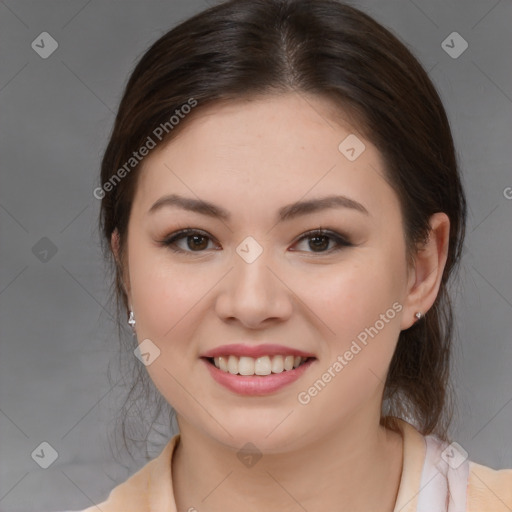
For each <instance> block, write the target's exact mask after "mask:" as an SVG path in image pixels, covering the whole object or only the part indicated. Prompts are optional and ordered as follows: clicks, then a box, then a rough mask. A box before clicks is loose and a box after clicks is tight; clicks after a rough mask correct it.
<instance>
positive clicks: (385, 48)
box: [100, 0, 466, 446]
mask: <svg viewBox="0 0 512 512" xmlns="http://www.w3.org/2000/svg"><path fill="white" fill-rule="evenodd" d="M285 92H297V93H308V94H314V95H315V94H316V95H321V96H323V97H326V98H329V99H330V100H331V101H332V104H333V110H334V111H335V112H336V111H339V112H340V113H341V112H350V113H352V114H354V116H355V117H354V118H357V120H358V125H357V128H358V130H359V131H360V132H362V133H363V134H364V135H365V136H366V137H368V139H369V140H370V141H371V142H372V143H373V144H374V145H375V146H376V147H377V148H378V150H379V151H380V153H381V154H382V156H383V159H384V162H385V164H386V175H387V176H386V178H387V179H388V180H389V183H390V184H391V185H392V187H393V188H394V190H395V192H396V193H397V195H398V197H399V199H400V204H401V208H402V214H403V218H404V226H405V227H404V230H405V240H406V246H407V261H408V262H412V261H413V258H414V254H415V251H416V250H417V244H418V243H420V242H421V241H422V240H424V239H425V237H426V236H427V235H428V231H429V218H430V216H431V215H432V214H434V213H435V212H445V213H446V214H447V215H448V217H449V219H450V235H449V250H448V258H447V262H446V266H445V269H444V273H443V276H442V282H441V286H440V290H439V293H438V296H437V298H436V301H435V302H434V304H433V306H432V308H431V309H430V310H429V311H428V313H427V314H426V316H425V317H424V318H423V319H421V320H420V321H418V322H417V323H415V324H414V325H413V326H412V327H411V328H409V329H407V330H405V331H402V332H401V333H400V336H399V339H398V344H397V347H396V351H395V354H394V356H393V359H392V361H391V365H390V368H389V372H388V376H387V381H386V383H385V390H384V399H385V400H384V405H385V407H386V409H387V411H386V414H384V412H383V418H382V422H383V423H385V424H387V425H388V426H390V428H395V426H394V423H393V420H392V417H393V416H398V417H403V418H404V419H407V420H409V421H413V422H414V423H415V424H416V425H417V427H418V428H419V430H420V431H421V432H422V433H423V434H424V435H426V434H429V433H434V434H437V435H438V436H439V437H440V438H442V439H447V431H448V426H449V424H450V420H451V416H452V411H453V409H452V407H451V403H452V400H451V399H450V396H451V393H450V392H449V389H450V381H449V379H448V377H449V368H450V351H451V340H452V337H453V336H452V335H453V317H452V306H451V303H450V298H449V295H448V293H447V282H448V278H449V276H450V275H451V274H452V271H453V270H454V268H455V266H456V264H457V263H458V261H459V259H460V255H461V251H462V246H463V239H464V231H465V221H466V200H465V196H464V191H463V188H462V184H461V181H460V176H459V172H458V168H457V162H456V155H455V150H454V145H453V140H452V135H451V131H450V126H449V122H448V119H447V116H446V113H445V110H444V108H443V105H442V102H441V100H440V98H439V95H438V93H437V92H436V89H435V87H434V85H433V84H432V82H431V81H430V79H429V77H428V75H427V73H426V72H425V70H424V69H423V68H422V66H421V65H420V64H419V62H418V61H417V60H416V58H415V57H414V56H413V55H412V54H411V53H410V52H409V51H408V50H407V48H406V47H405V46H404V45H403V44H402V43H401V42H400V41H399V40H398V39H397V38H396V37H395V36H394V35H392V34H391V33H390V32H389V31H388V30H387V29H385V28H384V27H383V26H381V25H380V24H379V23H377V22H376V21H374V20H373V19H372V18H371V17H370V16H368V15H366V14H364V13H363V12H361V11H359V10H358V9H355V8H354V7H352V6H349V5H346V4H343V3H340V2H337V1H335V0H232V1H228V2H225V3H222V4H220V5H217V6H215V7H211V8H209V9H207V10H205V11H203V12H201V13H199V14H197V15H195V16H193V17H192V18H190V19H188V20H186V21H184V22H183V23H181V24H179V25H178V26H176V27H175V28H174V29H172V30H171V31H169V32H168V33H166V34H165V35H163V36H162V37H161V38H160V39H159V40H158V41H156V42H155V43H154V44H153V45H152V46H151V47H150V48H149V50H147V52H146V53H145V54H144V55H143V56H142V58H141V59H140V61H139V62H138V64H137V65H136V67H135V69H134V71H133V73H132V74H131V76H130V79H129V81H128V83H127V85H126V89H125V91H124V95H123V97H122V100H121V103H120V106H119V110H118V113H117V117H116V120H115V125H114V128H113V131H112V134H111V138H110V141H109V143H108V146H107V148H106V151H105V154H104V158H103V161H102V166H101V182H102V183H107V182H108V181H109V180H112V177H113V176H114V174H116V172H118V169H120V168H121V167H122V166H123V165H124V164H126V162H127V161H129V159H130V157H131V156H132V153H133V152H134V151H136V150H137V149H139V148H140V147H141V146H142V145H144V143H145V141H147V137H148V136H149V135H150V134H151V133H153V131H154V130H155V128H156V127H158V126H161V125H163V124H164V123H168V124H167V125H166V126H167V127H168V133H166V134H165V135H166V136H165V137H162V140H161V141H159V144H164V143H166V142H168V141H169V140H170V139H171V138H172V137H174V136H175V134H176V133H178V131H179V130H180V129H182V128H183V127H184V126H186V125H187V124H188V123H190V122H191V120H192V119H193V118H194V113H195V112H198V111H199V110H200V109H202V108H204V107H205V106H207V105H209V104H212V103H214V102H219V101H230V100H236V99H241V98H247V97H251V96H255V95H266V94H279V93H285ZM191 98H192V99H193V100H194V101H196V102H197V106H195V107H194V112H192V113H191V114H190V115H188V116H185V117H184V119H180V122H179V124H177V125H176V126H175V128H174V129H171V128H170V126H169V118H170V116H171V115H172V114H173V113H174V112H176V110H177V109H180V108H181V107H182V106H183V105H185V104H187V103H190V100H191ZM138 168H139V166H138V165H137V166H134V168H133V170H131V171H130V172H129V173H125V174H126V175H125V176H124V177H123V178H122V179H121V180H118V183H117V184H116V185H115V186H114V187H110V188H111V190H109V191H108V192H106V193H104V195H103V197H102V201H101V211H100V230H101V232H102V243H103V248H104V251H105V255H106V258H107V259H108V260H109V262H110V263H112V264H113V266H112V270H114V271H115V275H116V278H115V283H113V284H114V286H113V290H112V291H113V295H115V299H116V301H117V307H118V309H117V313H118V322H119V318H120V317H121V316H122V317H124V318H123V326H124V324H125V318H127V307H128V304H127V297H126V293H125V291H124V288H123V279H122V275H123V273H122V270H123V268H125V267H124V266H123V265H121V264H120V263H118V262H115V261H114V259H113V258H112V252H111V247H110V240H111V234H112V232H113V231H114V230H115V229H117V230H118V233H119V236H120V242H121V245H120V255H121V262H123V261H124V256H123V255H124V253H125V249H126V247H125V243H126V234H127V226H128V221H129V217H130V209H131V204H132V199H133V196H134V191H135V187H136V183H137V179H136V178H137V171H138ZM120 313H122V315H121V314H120ZM118 328H119V335H120V339H122V338H123V336H122V329H121V324H120V323H119V324H118ZM135 346H136V345H135V341H134V340H132V341H128V350H127V351H126V352H127V353H128V354H130V355H131V356H132V357H131V359H132V360H133V361H134V365H135V368H134V371H135V373H136V378H135V381H134V383H133V385H132V388H131V389H130V391H129V394H128V397H127V398H126V401H125V405H126V404H127V403H129V404H130V408H131V407H132V406H133V405H134V400H132V399H134V396H135V392H136V390H137V389H138V388H139V387H140V386H139V384H141V383H142V385H143V388H144V386H145V388H144V389H143V393H142V395H143V396H144V401H143V403H144V404H149V403H150V402H149V400H148V397H147V396H145V395H146V394H147V393H148V392H150V391H154V389H151V388H152V387H151V386H150V385H149V384H148V382H147V379H148V377H147V372H146V371H145V369H144V368H141V367H142V365H140V364H139V363H138V361H135V358H134V357H133V354H132V352H133V349H134V347H135ZM157 400H158V402H159V409H158V411H160V408H161V406H162V405H165V404H164V403H163V401H162V400H161V397H159V398H157ZM383 411H384V409H383ZM126 413H127V411H126V410H125V416H126ZM157 414H158V412H157ZM125 416H123V422H122V427H123V438H124V439H125V446H126V438H125V433H126V431H125V420H126V417H125ZM137 416H139V417H146V416H147V415H146V414H142V413H140V412H139V413H138V414H137ZM390 418H391V419H390Z"/></svg>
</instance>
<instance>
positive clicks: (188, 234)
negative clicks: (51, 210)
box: [161, 228, 353, 254]
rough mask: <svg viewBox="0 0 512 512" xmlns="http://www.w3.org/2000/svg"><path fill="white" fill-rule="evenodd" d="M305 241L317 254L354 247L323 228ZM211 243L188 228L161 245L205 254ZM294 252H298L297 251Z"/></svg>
mask: <svg viewBox="0 0 512 512" xmlns="http://www.w3.org/2000/svg"><path fill="white" fill-rule="evenodd" d="M183 240H184V241H185V248H183V246H182V247H180V246H179V243H180V242H182V241H183ZM305 240H309V243H308V247H309V248H310V249H312V251H311V252H316V253H332V252H336V251H339V250H341V249H343V248H344V247H351V246H353V244H352V243H351V242H350V241H349V240H348V239H347V238H346V237H343V236H342V235H340V234H339V233H336V232H334V231H331V230H325V229H322V228H319V229H315V230H312V231H308V232H307V233H305V234H303V235H302V236H301V237H300V238H299V240H298V242H302V241H305ZM209 241H212V237H211V236H210V235H208V234H207V233H206V232H204V231H201V230H198V229H192V228H187V229H182V230H181V231H178V232H176V233H174V234H172V235H171V236H169V237H167V238H166V239H164V240H163V241H162V242H161V245H163V246H165V247H168V248H169V249H171V250H172V251H173V252H177V253H189V254H190V253H193V252H196V253H200V252H204V251H205V250H206V249H208V243H209ZM331 243H333V244H334V247H331V248H329V246H330V245H331ZM294 245H297V244H294ZM292 250H293V251H296V250H297V249H292ZM306 252H307V251H306Z"/></svg>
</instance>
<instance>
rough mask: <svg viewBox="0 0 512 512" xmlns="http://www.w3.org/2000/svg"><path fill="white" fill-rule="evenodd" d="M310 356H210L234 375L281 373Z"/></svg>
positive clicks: (223, 369) (296, 365) (219, 366)
mask: <svg viewBox="0 0 512 512" xmlns="http://www.w3.org/2000/svg"><path fill="white" fill-rule="evenodd" d="M308 359H309V358H308V357H301V356H298V355H297V356H293V355H287V356H284V355H273V356H269V355H267V356H262V357H257V358H254V357H248V356H241V357H238V356H235V355H229V356H219V357H213V358H209V359H208V360H209V361H210V363H212V364H214V365H215V366H216V367H217V368H219V369H220V370H222V371H223V372H226V373H231V374H232V375H245V376H250V375H262V376H263V375H270V374H271V373H281V372H283V371H290V370H293V369H294V368H298V367H299V366H300V365H302V364H303V363H305V362H306V361H307V360H308Z"/></svg>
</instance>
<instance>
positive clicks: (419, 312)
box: [414, 311, 423, 320]
mask: <svg viewBox="0 0 512 512" xmlns="http://www.w3.org/2000/svg"><path fill="white" fill-rule="evenodd" d="M414 316H415V317H416V320H419V319H420V318H422V317H423V313H422V312H421V311H418V312H417V313H416V314H415V315H414Z"/></svg>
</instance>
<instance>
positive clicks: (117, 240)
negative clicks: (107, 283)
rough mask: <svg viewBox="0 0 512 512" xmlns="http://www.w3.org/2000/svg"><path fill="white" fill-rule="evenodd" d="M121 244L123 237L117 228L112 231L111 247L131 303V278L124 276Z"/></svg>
mask: <svg viewBox="0 0 512 512" xmlns="http://www.w3.org/2000/svg"><path fill="white" fill-rule="evenodd" d="M120 245H121V237H120V235H119V231H118V230H117V228H115V229H114V231H112V235H111V237H110V247H111V248H112V253H113V254H114V258H115V260H116V264H117V268H118V269H119V272H121V281H122V283H123V288H124V291H125V292H126V294H127V295H128V301H129V303H130V304H131V298H130V285H129V283H130V279H129V278H128V279H127V280H126V279H125V278H124V268H123V264H122V262H121V256H120V254H119V250H120ZM126 281H127V282H128V286H127V285H126Z"/></svg>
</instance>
